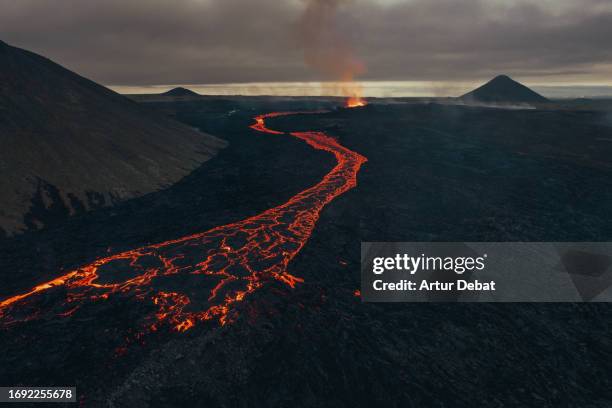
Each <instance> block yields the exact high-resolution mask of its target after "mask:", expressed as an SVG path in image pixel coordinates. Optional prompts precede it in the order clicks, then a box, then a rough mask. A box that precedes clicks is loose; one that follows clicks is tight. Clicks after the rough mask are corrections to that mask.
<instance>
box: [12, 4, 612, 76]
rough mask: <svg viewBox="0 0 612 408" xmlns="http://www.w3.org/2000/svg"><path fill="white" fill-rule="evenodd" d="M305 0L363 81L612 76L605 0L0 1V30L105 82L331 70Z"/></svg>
mask: <svg viewBox="0 0 612 408" xmlns="http://www.w3.org/2000/svg"><path fill="white" fill-rule="evenodd" d="M308 3H310V6H312V3H320V4H319V5H321V4H323V6H324V7H328V6H329V7H331V3H337V4H335V5H336V6H337V12H336V13H335V14H334V15H333V16H324V17H325V18H326V19H327V20H326V23H329V24H332V25H333V27H331V28H330V27H327V28H325V27H323V28H322V29H324V30H328V31H330V30H331V31H333V34H330V35H332V36H334V41H331V42H330V44H328V45H329V46H330V47H332V48H333V47H335V46H336V45H337V44H336V41H338V42H339V44H340V46H341V47H343V48H344V47H348V48H349V49H351V50H352V53H353V54H352V56H351V58H354V61H356V62H355V64H362V65H363V66H362V67H361V66H360V68H359V69H357V72H356V75H357V76H358V78H361V79H365V80H409V81H480V80H484V79H488V78H489V77H491V76H493V75H495V74H498V73H507V74H510V75H512V76H514V77H517V78H518V79H520V80H523V81H527V82H528V83H535V84H607V85H612V46H611V39H612V1H610V0H576V1H568V0H540V1H531V0H514V1H512V0H507V1H502V0H353V1H351V0H311V1H310V2H308V1H307V0H55V1H51V0H0V10H1V11H0V39H2V40H4V41H5V42H8V43H9V44H12V45H15V46H19V47H22V48H26V49H29V50H32V51H35V52H37V53H40V54H42V55H45V56H47V57H49V58H51V59H53V60H54V61H56V62H58V63H60V64H63V65H65V66H67V67H69V68H70V69H73V70H75V71H77V72H78V73H80V74H82V75H84V76H87V77H89V78H92V79H94V80H96V81H98V82H101V83H103V84H106V85H130V86H140V85H154V84H193V83H224V82H254V81H256V82H265V81H308V80H333V79H337V78H332V77H330V76H333V75H334V73H333V72H331V73H330V72H326V71H325V69H320V68H321V67H320V66H316V65H317V64H316V63H315V64H313V63H312V61H311V60H309V58H308V53H307V58H306V59H305V52H304V50H305V49H308V48H309V47H310V46H311V45H312V44H308V41H311V39H309V38H306V39H305V36H306V37H308V35H309V34H308V33H307V32H306V34H305V31H304V30H305V28H304V24H305V23H308V24H310V23H311V22H312V17H313V16H312V15H311V16H310V20H308V19H306V20H305V19H304V14H305V10H306V9H307V7H308ZM325 4H326V5H325ZM330 10H331V11H330V12H333V10H332V9H331V8H330ZM315 15H316V14H315ZM328 34H329V33H328ZM310 35H311V36H312V33H310ZM323 41H324V42H325V41H326V38H323ZM328 51H329V50H328ZM344 54H346V50H343V51H342V52H340V53H339V54H338V55H343V58H344V57H346V56H345V55H344ZM322 55H328V56H330V57H331V56H333V55H334V53H333V52H332V53H329V52H328V53H323V54H322ZM319 57H320V55H319ZM306 60H308V62H309V63H310V65H309V64H307V63H306ZM313 65H315V66H313ZM362 68H363V69H362Z"/></svg>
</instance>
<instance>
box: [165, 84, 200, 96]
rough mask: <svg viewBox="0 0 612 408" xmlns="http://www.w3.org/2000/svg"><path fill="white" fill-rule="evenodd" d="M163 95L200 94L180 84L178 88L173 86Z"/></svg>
mask: <svg viewBox="0 0 612 408" xmlns="http://www.w3.org/2000/svg"><path fill="white" fill-rule="evenodd" d="M162 95H166V96H199V94H198V93H196V92H193V91H192V90H191V89H187V88H183V87H182V86H178V87H176V88H172V89H171V90H169V91H168V92H164V93H163V94H162Z"/></svg>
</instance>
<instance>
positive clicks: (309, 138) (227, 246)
mask: <svg viewBox="0 0 612 408" xmlns="http://www.w3.org/2000/svg"><path fill="white" fill-rule="evenodd" d="M305 113H314V112H274V113H268V114H265V115H260V116H257V117H255V123H254V124H253V125H252V126H251V128H252V129H255V130H257V131H259V132H264V133H268V134H272V135H279V136H280V135H286V133H284V132H279V131H276V130H272V129H268V128H267V127H266V124H265V120H266V119H267V118H272V117H277V116H283V115H293V114H305ZM289 134H290V135H291V136H293V137H296V138H298V139H301V140H303V141H305V142H306V143H308V144H309V145H310V146H312V147H313V148H315V149H318V150H324V151H327V152H330V153H331V154H333V155H334V156H335V157H336V160H337V164H336V166H335V167H334V168H333V169H332V170H331V171H330V172H329V173H327V174H326V175H325V176H324V177H323V179H322V180H321V181H320V182H319V183H317V184H316V185H314V186H312V187H310V188H308V189H306V190H304V191H302V192H300V193H299V194H297V195H295V196H293V197H292V198H291V199H290V200H289V201H287V202H286V203H284V204H282V205H280V206H278V207H274V208H270V209H269V210H267V211H265V212H263V213H261V214H259V215H256V216H254V217H251V218H247V219H245V220H243V221H239V222H236V223H233V224H228V225H223V226H219V227H216V228H213V229H211V230H209V231H206V232H203V233H199V234H195V235H190V236H186V237H183V238H179V239H175V240H172V241H166V242H162V243H159V244H155V245H149V246H145V247H142V248H137V249H134V250H130V251H126V252H122V253H118V254H115V255H111V256H108V257H105V258H101V259H98V260H96V261H94V262H92V263H91V264H89V265H85V266H82V267H80V268H78V269H75V270H73V271H70V272H68V273H66V274H64V275H62V276H59V277H57V278H55V279H53V280H51V281H49V282H46V283H42V284H40V285H37V286H35V287H34V288H33V289H31V290H30V291H28V292H25V293H22V294H19V295H15V296H12V297H10V298H8V299H5V300H3V301H1V302H0V321H1V322H2V324H3V325H11V324H13V323H16V322H22V321H27V320H34V319H38V318H43V317H55V316H63V317H65V316H69V315H71V314H73V313H75V312H76V311H77V310H78V309H79V308H81V307H82V306H84V305H85V304H92V303H96V302H104V301H108V300H109V299H111V298H116V297H126V298H130V299H135V300H138V301H143V302H151V303H152V304H153V305H154V308H153V310H154V313H153V314H152V315H150V316H145V318H144V319H143V320H144V323H143V326H144V327H143V330H153V331H155V330H157V329H159V328H160V327H161V326H162V325H165V324H169V325H170V326H171V327H172V328H173V329H174V330H177V331H186V330H188V329H190V328H191V327H193V326H194V325H195V324H197V323H198V322H202V321H208V320H215V319H216V320H217V321H218V322H219V323H220V324H221V325H224V324H226V323H228V322H229V321H230V320H231V319H232V316H233V314H231V313H230V312H231V311H232V306H233V305H234V304H235V303H236V302H240V301H242V300H243V299H244V298H245V297H246V296H247V295H249V294H250V293H252V292H254V291H256V290H258V289H259V288H261V287H262V286H263V285H265V284H266V282H270V281H271V280H277V281H280V282H283V283H284V284H286V285H289V286H290V287H294V286H295V285H296V284H297V283H299V282H303V280H302V279H301V278H299V277H296V276H293V275H291V274H289V273H288V272H287V266H288V264H289V262H291V260H292V259H293V258H294V257H295V256H296V255H297V254H298V252H299V251H300V250H301V249H302V247H303V246H304V244H305V243H306V242H307V240H308V238H309V237H310V235H311V234H312V231H313V229H314V227H315V224H316V222H317V220H318V219H319V214H320V212H321V210H322V209H323V207H324V206H325V205H326V204H328V203H329V202H330V201H332V200H333V199H334V198H336V197H338V196H339V195H341V194H342V193H344V192H346V191H347V190H349V189H351V188H353V187H354V186H355V185H356V184H357V180H356V178H357V173H358V171H359V168H360V167H361V165H362V164H363V163H364V162H366V160H367V159H366V158H365V157H364V156H362V155H360V154H358V153H356V152H353V151H351V150H349V149H347V148H346V147H344V146H342V145H340V144H339V143H338V142H337V141H336V140H335V139H334V138H332V137H330V136H328V135H326V134H325V133H322V132H293V133H289ZM50 296H51V298H52V299H54V302H52V305H49V301H48V299H49V298H50ZM55 299H57V300H55ZM55 303H58V304H55ZM41 304H42V306H41Z"/></svg>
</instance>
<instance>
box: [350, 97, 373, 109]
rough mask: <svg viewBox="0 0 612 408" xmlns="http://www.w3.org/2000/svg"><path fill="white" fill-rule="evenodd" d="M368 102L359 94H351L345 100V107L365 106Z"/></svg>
mask: <svg viewBox="0 0 612 408" xmlns="http://www.w3.org/2000/svg"><path fill="white" fill-rule="evenodd" d="M367 104H368V103H367V102H366V100H365V99H363V98H362V97H360V96H351V97H349V98H348V99H347V100H346V104H345V106H346V107H347V108H357V107H360V106H366V105H367Z"/></svg>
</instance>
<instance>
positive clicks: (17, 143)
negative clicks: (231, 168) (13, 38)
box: [0, 43, 225, 235]
mask: <svg viewBox="0 0 612 408" xmlns="http://www.w3.org/2000/svg"><path fill="white" fill-rule="evenodd" d="M0 145H1V146H2V148H0V174H1V177H0V191H2V194H0V235H2V232H3V231H4V232H5V233H8V234H12V233H15V232H18V231H20V230H23V229H25V227H31V228H37V227H41V226H44V225H48V224H49V223H51V222H52V221H56V220H57V221H59V220H61V218H62V217H64V216H67V215H70V214H74V213H75V212H80V211H84V210H87V209H89V208H93V207H97V206H101V205H108V204H112V203H113V202H115V201H118V200H122V199H127V198H131V197H136V196H139V195H142V194H146V193H148V192H151V191H154V190H157V189H160V188H162V187H165V186H168V185H170V184H172V183H174V182H176V181H178V180H179V179H181V178H182V177H183V176H185V175H187V174H188V173H189V172H190V171H191V170H193V169H195V168H196V167H198V166H199V165H200V164H201V163H202V162H203V161H205V160H207V159H209V158H210V157H211V156H213V155H214V154H215V153H216V152H217V151H218V150H219V149H220V148H221V147H223V146H224V145H225V142H223V141H222V140H220V139H217V138H216V137H214V136H211V135H207V134H204V133H200V132H197V131H195V130H193V129H191V128H189V127H187V126H185V125H182V124H180V123H178V122H174V121H172V120H170V119H167V118H165V117H163V116H162V115H159V114H156V113H154V112H153V111H150V110H148V109H147V108H145V107H143V106H141V105H138V104H137V103H136V102H133V101H131V100H129V99H127V98H125V97H123V96H121V95H119V94H117V93H115V92H113V91H111V90H109V89H107V88H105V87H103V86H100V85H98V84H96V83H95V82H92V81H90V80H88V79H86V78H83V77H81V76H79V75H77V74H75V73H73V72H71V71H69V70H67V69H65V68H63V67H61V66H60V65H58V64H56V63H54V62H52V61H50V60H48V59H47V58H44V57H41V56H40V55H37V54H34V53H32V52H29V51H26V50H23V49H20V48H16V47H12V46H9V45H7V44H5V43H0Z"/></svg>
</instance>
